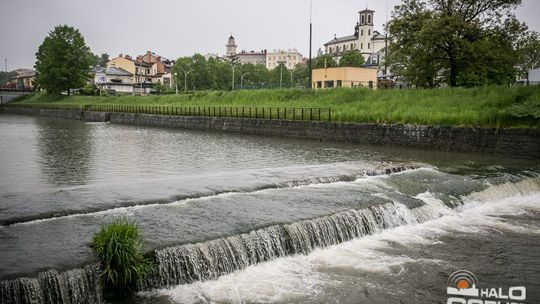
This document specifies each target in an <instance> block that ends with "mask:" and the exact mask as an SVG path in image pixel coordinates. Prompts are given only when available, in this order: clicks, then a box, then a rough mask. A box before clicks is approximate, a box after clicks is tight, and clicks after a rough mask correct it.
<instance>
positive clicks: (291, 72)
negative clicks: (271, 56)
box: [289, 70, 294, 87]
mask: <svg viewBox="0 0 540 304" xmlns="http://www.w3.org/2000/svg"><path fill="white" fill-rule="evenodd" d="M289 74H291V87H292V75H293V74H294V70H290V71H289Z"/></svg>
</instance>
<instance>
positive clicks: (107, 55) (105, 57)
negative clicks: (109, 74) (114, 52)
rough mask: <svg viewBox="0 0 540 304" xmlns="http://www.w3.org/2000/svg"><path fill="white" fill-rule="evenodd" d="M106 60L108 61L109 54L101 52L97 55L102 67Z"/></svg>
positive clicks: (104, 65)
mask: <svg viewBox="0 0 540 304" xmlns="http://www.w3.org/2000/svg"><path fill="white" fill-rule="evenodd" d="M108 62H109V54H107V53H101V55H99V65H100V66H102V67H106V66H107V63H108Z"/></svg>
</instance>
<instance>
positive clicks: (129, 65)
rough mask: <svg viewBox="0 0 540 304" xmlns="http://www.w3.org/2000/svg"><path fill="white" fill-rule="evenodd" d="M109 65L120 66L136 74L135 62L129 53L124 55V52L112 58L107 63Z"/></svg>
mask: <svg viewBox="0 0 540 304" xmlns="http://www.w3.org/2000/svg"><path fill="white" fill-rule="evenodd" d="M107 67H109V68H111V67H114V68H120V69H122V70H124V71H128V72H130V73H131V74H135V62H134V61H133V60H131V57H129V56H127V55H126V56H125V57H124V56H122V54H120V56H118V57H116V58H114V59H112V60H110V61H109V62H108V63H107Z"/></svg>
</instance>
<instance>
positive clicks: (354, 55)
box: [339, 50, 364, 67]
mask: <svg viewBox="0 0 540 304" xmlns="http://www.w3.org/2000/svg"><path fill="white" fill-rule="evenodd" d="M363 64H364V56H362V54H360V52H358V51H357V50H349V51H347V52H345V53H344V54H343V56H341V59H340V60H339V66H341V67H360V66H362V65H363Z"/></svg>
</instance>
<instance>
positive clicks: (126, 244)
mask: <svg viewBox="0 0 540 304" xmlns="http://www.w3.org/2000/svg"><path fill="white" fill-rule="evenodd" d="M141 242H142V238H141V236H140V235H139V228H138V227H137V226H136V225H135V224H134V223H131V222H128V221H127V220H126V219H120V220H116V221H115V222H112V223H110V224H108V225H105V226H103V227H101V230H100V231H99V232H98V233H97V234H94V236H93V239H92V248H93V249H94V252H95V254H96V256H97V258H98V260H99V261H100V263H101V267H102V273H101V275H100V277H101V279H102V282H103V283H104V286H105V287H111V288H115V287H130V286H133V284H135V282H136V281H138V280H141V279H143V278H145V277H146V275H148V274H149V273H150V272H151V271H152V264H151V262H150V260H149V259H148V258H146V257H144V256H143V254H142V252H141V250H142V245H141Z"/></svg>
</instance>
